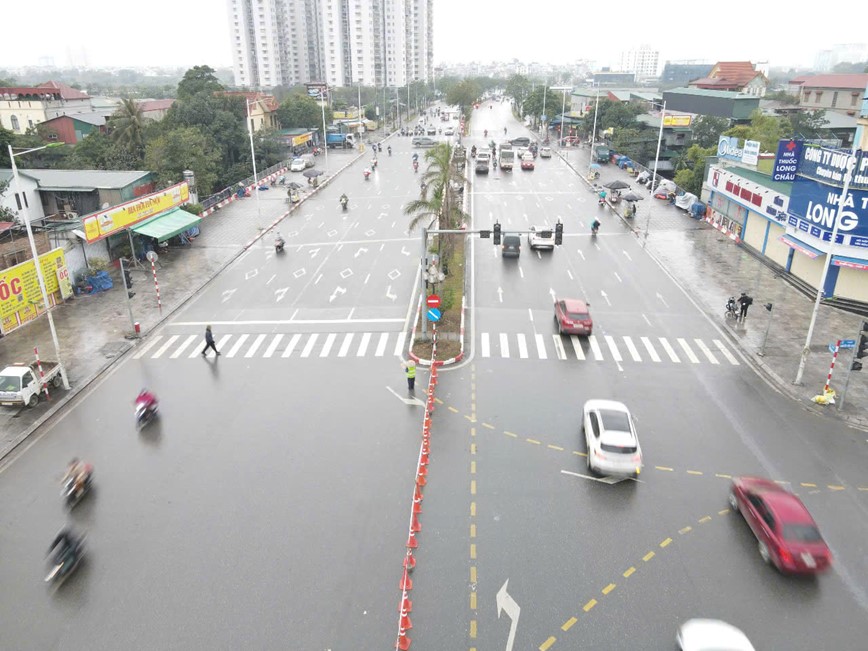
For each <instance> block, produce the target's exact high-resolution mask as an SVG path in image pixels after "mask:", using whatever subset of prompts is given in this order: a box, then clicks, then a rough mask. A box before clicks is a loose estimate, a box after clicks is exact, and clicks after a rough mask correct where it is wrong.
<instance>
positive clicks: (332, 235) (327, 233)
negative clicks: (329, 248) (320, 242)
mask: <svg viewBox="0 0 868 651" xmlns="http://www.w3.org/2000/svg"><path fill="white" fill-rule="evenodd" d="M337 234H338V232H337V231H336V230H335V229H334V228H333V229H331V230H330V231H326V235H328V236H329V237H334V236H335V235H337Z"/></svg>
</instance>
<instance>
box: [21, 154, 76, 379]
mask: <svg viewBox="0 0 868 651" xmlns="http://www.w3.org/2000/svg"><path fill="white" fill-rule="evenodd" d="M61 144H62V143H51V144H50V145H45V146H43V147H34V148H33V149H26V150H25V151H20V152H18V153H17V154H15V153H13V152H12V145H6V146H7V148H8V149H9V161H10V162H11V163H12V181H13V182H14V184H15V193H16V194H18V195H19V196H21V194H22V193H21V182H20V181H19V179H18V166H17V165H16V164H15V157H16V156H23V155H24V154H29V153H31V152H34V151H39V150H40V149H48V148H49V147H57V146H60V145H61ZM22 209H23V210H25V215H24V227H25V228H26V229H27V239H28V240H30V253H31V254H32V255H33V264H34V266H35V267H36V278H37V279H38V280H39V290H40V291H41V292H42V302H43V304H44V305H45V314H46V316H47V317H48V327H49V329H50V330H51V339H52V341H53V342H54V355H55V357H57V365H58V366H59V367H60V377H61V379H62V380H63V388H64V389H67V390H68V389H69V378H68V377H67V376H66V368H64V366H63V362H62V361H61V359H60V341H58V339H57V330H56V329H55V327H54V317H53V316H52V315H51V306H50V305H49V304H48V292H47V291H45V278H43V276H42V265H41V264H39V253H37V251H36V241H35V240H34V239H33V229H32V227H31V226H30V215H29V214H28V213H29V208H28V207H27V205H26V204H24V207H23V208H22Z"/></svg>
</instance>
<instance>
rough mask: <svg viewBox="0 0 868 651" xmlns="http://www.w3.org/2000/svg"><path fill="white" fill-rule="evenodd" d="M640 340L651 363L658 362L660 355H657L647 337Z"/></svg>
mask: <svg viewBox="0 0 868 651" xmlns="http://www.w3.org/2000/svg"><path fill="white" fill-rule="evenodd" d="M640 338H641V339H642V343H643V344H645V350H647V351H648V356H649V357H650V358H651V361H652V362H659V361H660V355H658V354H657V351H656V350H654V346H653V345H652V344H651V340H650V339H648V337H640Z"/></svg>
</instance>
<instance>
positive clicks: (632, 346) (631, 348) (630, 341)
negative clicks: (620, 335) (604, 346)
mask: <svg viewBox="0 0 868 651" xmlns="http://www.w3.org/2000/svg"><path fill="white" fill-rule="evenodd" d="M624 343H625V344H626V345H627V350H629V351H630V357H632V358H633V361H634V362H641V361H642V357H641V356H640V355H639V351H638V350H636V344H634V343H633V339H631V338H630V337H624Z"/></svg>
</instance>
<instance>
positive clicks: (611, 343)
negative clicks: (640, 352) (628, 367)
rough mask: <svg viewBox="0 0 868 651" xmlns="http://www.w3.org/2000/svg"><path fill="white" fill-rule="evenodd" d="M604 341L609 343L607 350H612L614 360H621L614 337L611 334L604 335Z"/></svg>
mask: <svg viewBox="0 0 868 651" xmlns="http://www.w3.org/2000/svg"><path fill="white" fill-rule="evenodd" d="M605 339H606V343H607V344H609V350H611V351H612V357H613V358H614V360H615V361H616V362H620V361H621V351H620V350H618V344H616V343H615V338H614V337H613V336H611V335H606V336H605Z"/></svg>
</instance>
